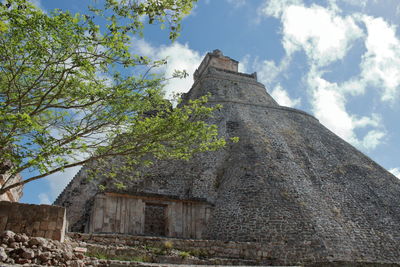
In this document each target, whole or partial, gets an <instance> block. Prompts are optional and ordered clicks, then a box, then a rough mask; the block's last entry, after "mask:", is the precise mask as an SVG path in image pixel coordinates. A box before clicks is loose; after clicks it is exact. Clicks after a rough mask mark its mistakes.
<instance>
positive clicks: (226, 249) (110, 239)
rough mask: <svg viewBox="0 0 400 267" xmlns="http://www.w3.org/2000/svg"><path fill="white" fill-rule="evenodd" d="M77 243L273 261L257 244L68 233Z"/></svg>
mask: <svg viewBox="0 0 400 267" xmlns="http://www.w3.org/2000/svg"><path fill="white" fill-rule="evenodd" d="M68 236H69V237H71V238H72V239H73V240H75V241H82V242H87V243H95V244H98V245H100V244H102V245H114V246H115V245H116V246H118V245H120V246H137V245H143V246H150V247H163V246H165V243H166V242H167V241H168V242H171V243H172V246H173V248H175V249H178V250H182V251H189V252H190V251H197V252H199V253H206V254H207V255H208V256H210V257H229V258H232V259H235V258H236V259H249V260H256V261H260V262H268V261H270V260H275V259H271V255H270V254H269V253H270V250H267V249H265V245H263V244H261V243H255V242H234V241H220V240H197V239H176V238H164V237H149V236H132V235H119V234H81V233H68Z"/></svg>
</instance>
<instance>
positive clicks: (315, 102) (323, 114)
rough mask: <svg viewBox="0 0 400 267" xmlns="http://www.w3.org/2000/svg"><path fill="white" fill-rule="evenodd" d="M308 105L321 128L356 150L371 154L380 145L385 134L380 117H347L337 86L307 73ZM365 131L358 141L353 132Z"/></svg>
mask: <svg viewBox="0 0 400 267" xmlns="http://www.w3.org/2000/svg"><path fill="white" fill-rule="evenodd" d="M307 82H308V84H309V86H310V93H311V104H312V107H313V112H314V114H315V116H316V117H317V118H318V119H319V120H320V122H321V123H322V124H324V125H325V126H326V127H328V128H329V129H330V130H331V131H333V132H334V133H336V134H337V135H339V136H340V137H341V138H343V139H344V140H346V141H347V142H349V143H351V144H353V145H354V146H357V147H358V148H360V149H366V150H371V149H374V148H376V147H377V146H378V145H379V144H381V143H382V141H383V138H384V137H385V135H386V133H385V132H384V131H383V130H382V129H381V117H380V116H379V115H377V114H372V115H371V116H370V117H367V116H363V117H359V116H356V115H351V114H349V113H348V111H347V110H346V97H345V95H344V94H343V90H341V89H340V85H338V84H337V83H331V82H329V81H327V80H325V79H323V78H321V76H320V74H319V73H317V72H312V71H311V72H310V73H309V77H308V81H307ZM365 127H369V128H372V129H370V130H369V131H368V132H367V133H366V134H365V135H364V136H363V137H361V138H360V137H358V136H357V135H356V133H355V130H356V129H358V128H365Z"/></svg>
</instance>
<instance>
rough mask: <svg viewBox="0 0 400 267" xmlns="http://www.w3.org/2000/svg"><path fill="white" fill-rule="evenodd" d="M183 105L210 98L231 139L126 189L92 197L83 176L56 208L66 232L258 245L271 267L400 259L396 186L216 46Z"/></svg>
mask: <svg viewBox="0 0 400 267" xmlns="http://www.w3.org/2000/svg"><path fill="white" fill-rule="evenodd" d="M194 80H195V81H194V84H193V86H192V88H191V90H190V91H189V92H188V93H187V94H185V95H184V96H183V97H184V99H186V100H187V99H194V98H197V97H199V96H201V95H204V94H207V93H210V94H211V97H210V101H209V102H210V104H216V103H218V104H222V105H223V108H222V109H221V110H219V111H218V112H217V113H216V114H215V116H214V117H213V118H212V119H210V121H209V123H214V124H217V125H218V127H219V130H220V134H221V135H222V136H224V137H226V138H230V137H235V136H237V137H239V138H240V141H239V142H238V143H235V144H231V145H229V146H228V147H226V148H225V149H222V150H219V151H217V152H212V153H204V154H201V155H196V156H195V157H194V158H193V159H192V160H190V161H188V162H184V161H160V162H157V163H156V164H155V165H154V166H153V167H151V168H149V169H147V170H146V175H145V176H144V177H143V178H142V179H139V180H134V181H133V182H131V183H130V184H129V185H128V188H127V189H126V190H125V191H112V190H111V191H109V192H106V193H98V191H97V189H96V185H95V184H91V183H89V182H87V181H86V180H85V177H86V176H85V168H83V169H82V170H81V171H80V173H78V175H77V176H76V177H75V178H74V179H73V180H72V181H71V183H70V184H69V185H68V186H67V188H66V189H65V190H64V192H63V193H62V194H61V195H60V196H59V198H58V199H57V200H56V202H55V203H56V204H58V205H62V206H66V207H67V217H68V219H69V221H70V226H71V229H72V230H74V231H86V232H119V233H127V234H154V235H165V236H171V237H183V238H202V239H205V238H206V239H218V240H233V241H245V242H261V243H263V244H264V246H265V247H266V248H267V249H269V250H270V254H269V257H270V258H271V259H276V261H275V263H277V264H294V263H303V262H331V261H343V262H345V261H346V262H356V261H357V262H369V263H400V181H399V180H398V179H397V178H396V177H395V176H393V175H392V174H391V173H389V172H388V171H386V170H385V169H384V168H382V167H381V166H379V165H378V164H376V163H375V162H374V161H372V160H371V159H370V158H368V157H367V156H365V155H364V154H362V153H361V152H359V151H358V150H357V149H355V148H354V147H353V146H351V145H349V144H348V143H346V142H345V141H344V140H342V139H341V138H339V137H338V136H336V135H335V134H334V133H332V132H331V131H329V130H328V129H327V128H325V127H324V126H323V125H322V124H321V123H319V121H318V120H317V119H316V118H314V117H313V116H311V115H309V114H307V113H305V112H303V111H300V110H297V109H293V108H287V107H283V106H279V105H278V104H277V103H276V102H275V101H274V100H273V99H272V97H271V96H269V95H268V93H267V92H266V89H265V87H264V86H263V85H262V84H261V83H259V82H257V76H256V74H251V75H249V74H244V73H239V72H238V62H237V61H235V60H232V59H230V58H229V57H226V56H224V55H223V54H222V53H221V52H220V51H218V50H215V51H214V52H212V53H208V54H207V55H206V57H205V58H204V60H203V62H202V63H201V65H200V66H199V68H198V69H197V70H196V72H195V74H194Z"/></svg>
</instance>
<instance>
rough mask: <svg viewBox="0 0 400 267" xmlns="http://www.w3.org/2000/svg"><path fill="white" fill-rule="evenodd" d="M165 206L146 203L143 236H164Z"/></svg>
mask: <svg viewBox="0 0 400 267" xmlns="http://www.w3.org/2000/svg"><path fill="white" fill-rule="evenodd" d="M166 209H167V206H166V205H160V204H153V203H146V207H145V210H144V234H145V235H153V236H166V229H167V227H166V222H167V216H166Z"/></svg>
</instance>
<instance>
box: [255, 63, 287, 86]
mask: <svg viewBox="0 0 400 267" xmlns="http://www.w3.org/2000/svg"><path fill="white" fill-rule="evenodd" d="M289 63H290V58H289V57H285V58H283V59H282V61H281V62H280V63H279V65H276V64H275V62H274V61H272V60H264V61H262V62H259V61H258V60H257V59H256V60H255V62H254V64H253V68H254V69H256V70H257V78H258V79H259V80H260V82H262V83H264V84H265V85H267V87H268V86H271V85H272V84H274V83H275V82H276V79H277V77H278V76H279V74H281V73H283V72H284V71H285V70H286V69H287V68H288V66H289Z"/></svg>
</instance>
